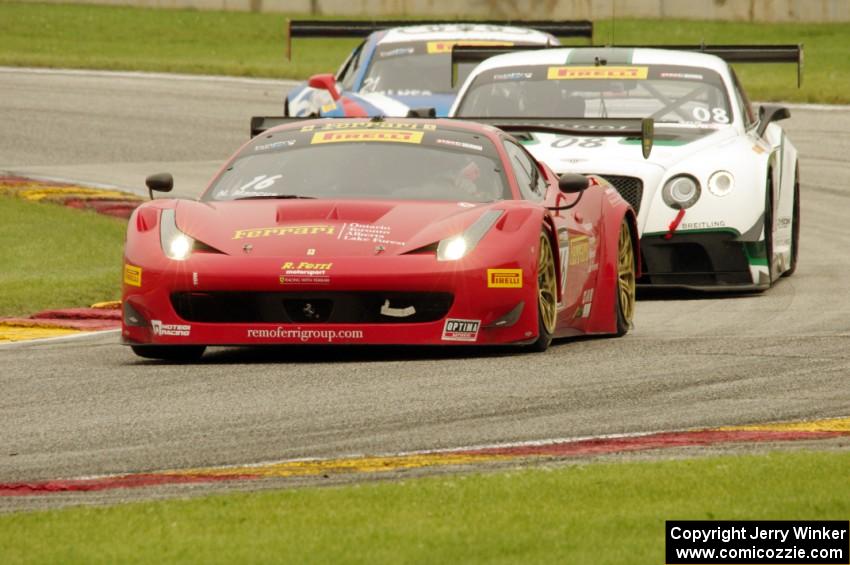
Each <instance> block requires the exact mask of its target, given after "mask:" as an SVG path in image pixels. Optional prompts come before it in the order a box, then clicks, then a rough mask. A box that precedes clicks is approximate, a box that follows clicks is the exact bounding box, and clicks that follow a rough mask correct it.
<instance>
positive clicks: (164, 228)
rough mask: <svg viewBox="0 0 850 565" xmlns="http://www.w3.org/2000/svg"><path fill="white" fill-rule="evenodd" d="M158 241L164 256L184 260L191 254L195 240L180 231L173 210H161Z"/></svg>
mask: <svg viewBox="0 0 850 565" xmlns="http://www.w3.org/2000/svg"><path fill="white" fill-rule="evenodd" d="M159 226H160V227H159V241H160V244H161V245H162V252H163V253H165V256H166V257H168V258H169V259H173V260H174V261H185V260H186V259H188V258H189V255H191V254H192V248H193V247H194V246H195V240H194V239H192V238H191V237H189V236H188V235H186V234H185V233H183V232H182V231H180V228H178V227H177V221H176V220H175V216H174V210H163V211H162V217H161V218H160V222H159Z"/></svg>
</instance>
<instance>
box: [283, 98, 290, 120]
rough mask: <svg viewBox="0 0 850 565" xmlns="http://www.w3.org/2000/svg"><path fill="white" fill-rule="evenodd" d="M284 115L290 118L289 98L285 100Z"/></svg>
mask: <svg viewBox="0 0 850 565" xmlns="http://www.w3.org/2000/svg"><path fill="white" fill-rule="evenodd" d="M283 115H284V116H286V117H289V96H287V97H286V98H284V99H283Z"/></svg>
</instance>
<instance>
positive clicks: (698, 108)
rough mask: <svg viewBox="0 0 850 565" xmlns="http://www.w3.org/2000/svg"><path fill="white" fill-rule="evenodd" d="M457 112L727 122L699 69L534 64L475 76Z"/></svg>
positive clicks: (711, 83) (721, 94) (723, 105)
mask: <svg viewBox="0 0 850 565" xmlns="http://www.w3.org/2000/svg"><path fill="white" fill-rule="evenodd" d="M456 114H457V115H458V116H470V117H471V116H476V117H544V116H545V117H553V118H555V117H557V118H646V117H651V118H652V119H654V120H655V121H656V122H657V123H678V124H685V125H692V126H700V127H719V126H720V125H723V124H729V123H731V122H732V112H731V111H730V108H729V101H728V98H727V95H726V89H725V87H724V84H723V80H722V79H721V78H720V75H718V74H717V73H716V72H714V71H711V70H709V69H705V68H700V67H680V66H670V65H630V66H598V67H596V66H590V67H588V66H577V65H563V66H557V65H537V66H527V65H526V66H518V67H510V68H499V69H492V70H489V71H485V72H483V73H481V74H479V75H478V76H476V77H475V79H474V81H473V83H472V85H471V86H470V87H469V89H468V90H467V91H466V93H465V94H464V96H463V100H462V101H461V102H460V105H459V106H458V109H457V112H456Z"/></svg>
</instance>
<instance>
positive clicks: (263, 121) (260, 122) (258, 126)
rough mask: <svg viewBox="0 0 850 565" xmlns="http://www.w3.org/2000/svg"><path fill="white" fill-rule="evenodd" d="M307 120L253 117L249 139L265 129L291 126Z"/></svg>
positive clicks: (281, 117) (288, 117)
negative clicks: (285, 125)
mask: <svg viewBox="0 0 850 565" xmlns="http://www.w3.org/2000/svg"><path fill="white" fill-rule="evenodd" d="M307 119H309V118H296V117H294V116H253V117H252V118H251V137H252V138H253V137H257V136H258V135H260V134H261V133H263V132H264V131H266V130H267V129H272V128H273V127H277V126H281V125H283V124H291V123H293V122H303V121H304V120H307Z"/></svg>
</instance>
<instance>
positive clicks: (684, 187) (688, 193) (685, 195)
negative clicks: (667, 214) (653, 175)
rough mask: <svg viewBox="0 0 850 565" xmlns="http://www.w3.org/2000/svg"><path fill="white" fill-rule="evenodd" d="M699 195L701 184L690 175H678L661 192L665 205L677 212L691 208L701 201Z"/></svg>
mask: <svg viewBox="0 0 850 565" xmlns="http://www.w3.org/2000/svg"><path fill="white" fill-rule="evenodd" d="M699 195H700V188H699V182H698V181H697V179H695V178H694V177H692V176H690V175H678V176H675V177H673V178H671V179H670V180H668V181H667V183H665V185H664V188H663V189H662V190H661V197H662V198H664V203H665V204H667V205H668V206H669V207H671V208H673V209H675V210H684V209H686V208H690V207H691V206H693V205H694V204H696V202H697V200H699Z"/></svg>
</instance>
